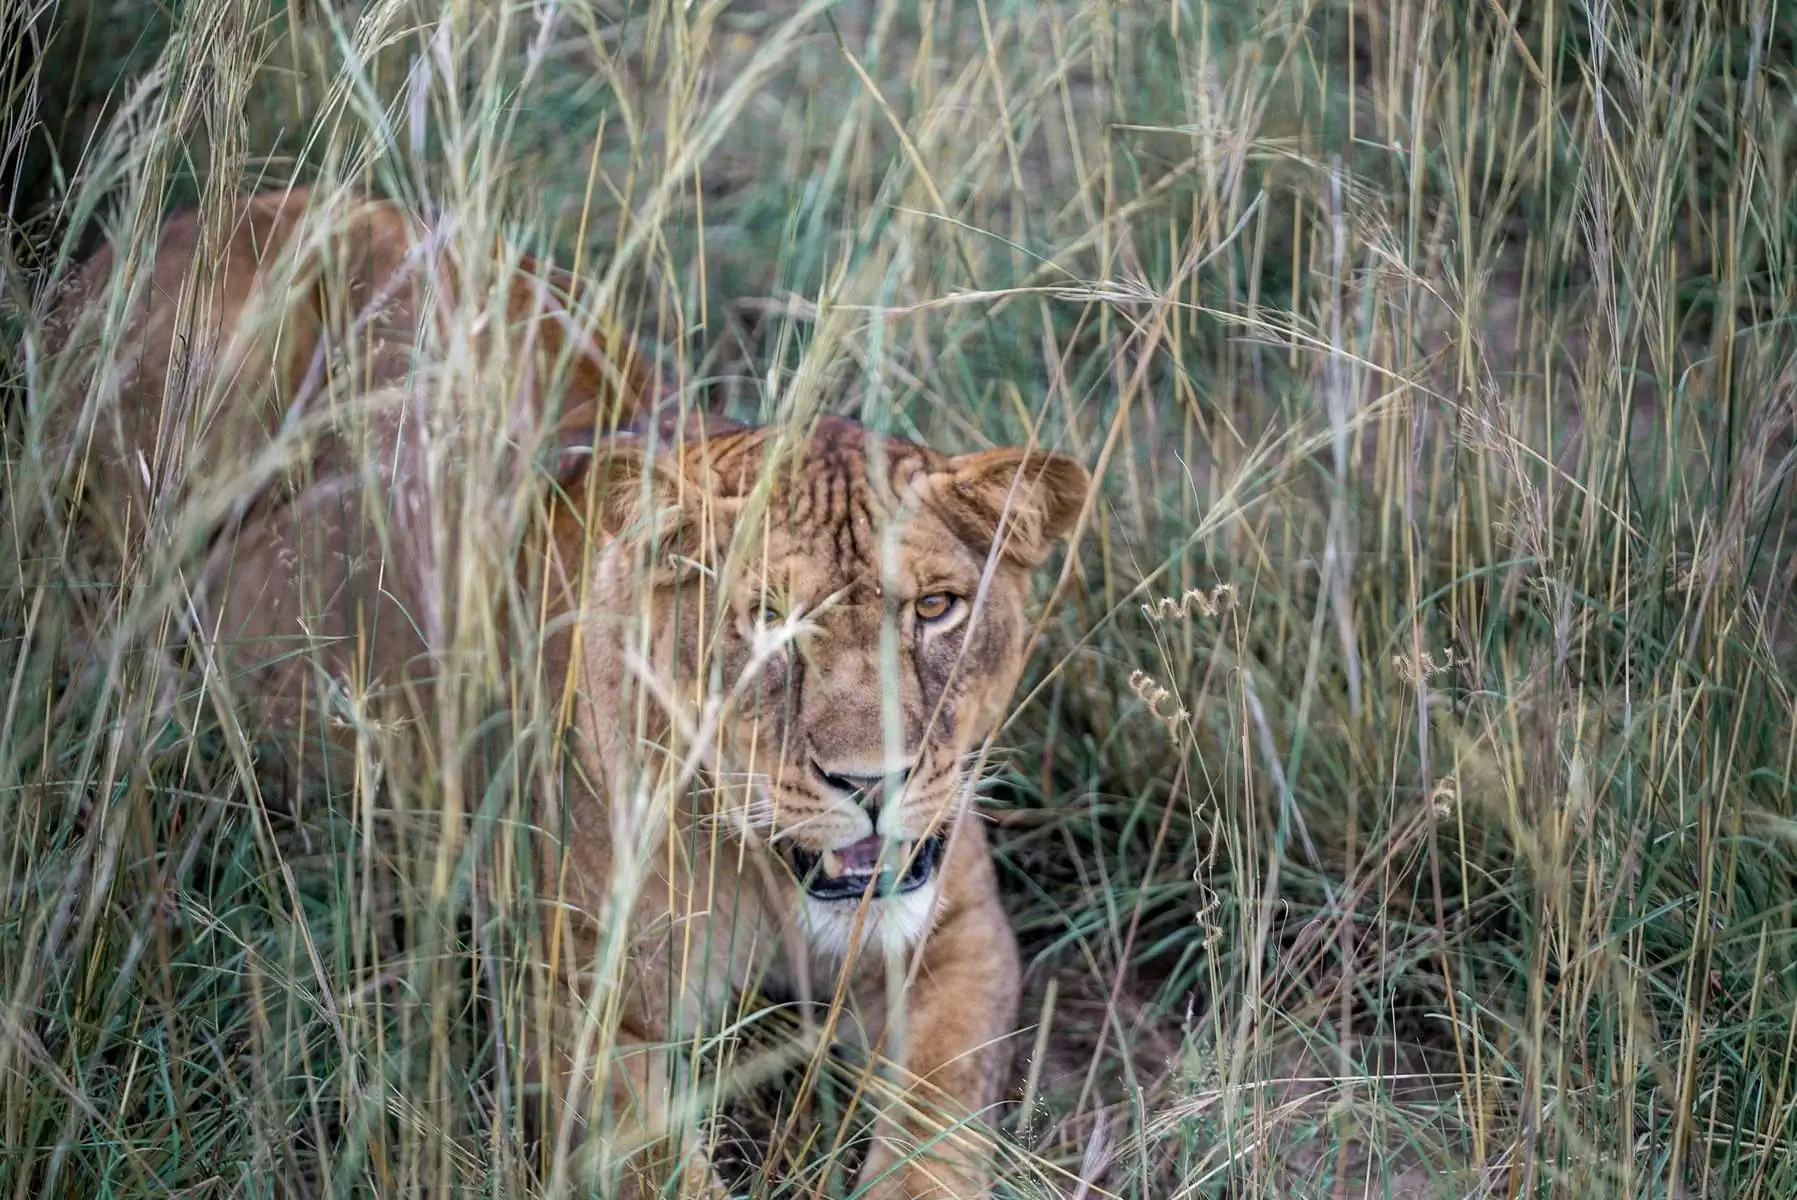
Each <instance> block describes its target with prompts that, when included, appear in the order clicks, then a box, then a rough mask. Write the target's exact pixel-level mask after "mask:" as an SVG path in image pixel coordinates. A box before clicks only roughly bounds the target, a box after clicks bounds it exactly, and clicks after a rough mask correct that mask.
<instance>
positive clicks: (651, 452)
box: [561, 433, 692, 549]
mask: <svg viewBox="0 0 1797 1200" xmlns="http://www.w3.org/2000/svg"><path fill="white" fill-rule="evenodd" d="M561 475H562V478H563V479H564V480H566V481H570V482H571V483H573V484H575V485H576V486H575V488H574V494H575V495H576V496H579V497H582V498H583V499H584V507H585V508H586V510H587V513H586V514H585V515H589V516H591V517H592V518H593V519H594V520H595V521H596V523H597V525H598V528H600V529H602V530H603V531H604V532H605V534H606V535H608V536H610V537H614V538H623V539H627V540H631V541H636V542H640V543H642V544H643V545H645V546H648V547H651V548H654V547H661V548H664V549H666V548H677V547H683V546H684V543H685V541H686V538H685V532H686V526H687V524H688V522H687V519H686V504H687V502H688V497H687V495H686V493H687V492H689V491H690V490H691V488H692V484H691V483H690V482H689V481H687V480H685V479H683V478H682V477H681V471H680V467H679V464H678V459H677V458H676V456H675V455H674V454H673V453H671V452H669V451H666V450H663V451H659V452H657V451H656V450H655V449H654V448H653V447H652V446H651V445H650V442H649V439H648V438H645V437H643V436H642V435H640V434H635V433H615V434H612V435H611V436H610V437H604V438H599V439H598V440H597V441H596V442H593V443H588V442H586V440H585V439H580V438H576V439H573V440H570V441H567V442H564V443H563V444H562V448H561Z"/></svg>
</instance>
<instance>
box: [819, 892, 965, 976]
mask: <svg viewBox="0 0 1797 1200" xmlns="http://www.w3.org/2000/svg"><path fill="white" fill-rule="evenodd" d="M938 882H939V880H938V879H937V878H932V879H931V880H930V881H929V882H928V883H926V884H924V885H923V886H922V887H920V888H916V889H914V890H912V891H909V892H906V893H904V894H903V895H901V896H892V897H889V898H885V899H874V900H870V901H869V902H868V904H867V915H866V916H864V917H862V918H861V939H860V952H861V954H863V955H866V954H869V953H872V954H876V955H877V954H879V953H881V952H882V951H884V950H885V949H886V944H887V939H888V938H893V937H896V938H897V939H898V940H899V942H900V943H901V945H902V946H903V948H904V949H906V950H912V949H915V948H916V946H917V943H918V942H919V941H921V940H922V939H923V935H924V934H925V933H927V932H928V931H929V928H930V918H931V914H932V912H933V910H934V909H935V907H936V890H937V888H936V885H937V883H938ZM860 910H861V902H860V901H859V900H815V899H813V898H812V897H810V896H804V903H803V906H802V912H801V914H800V920H801V921H803V922H804V928H805V937H806V940H807V941H809V942H810V943H811V948H812V950H813V951H815V952H816V953H817V954H820V955H822V956H824V957H826V958H829V959H832V960H834V961H837V962H841V961H842V960H843V959H845V958H847V957H848V952H849V939H850V938H851V937H852V936H853V935H854V932H855V914H856V913H858V912H860Z"/></svg>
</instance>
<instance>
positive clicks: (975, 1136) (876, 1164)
mask: <svg viewBox="0 0 1797 1200" xmlns="http://www.w3.org/2000/svg"><path fill="white" fill-rule="evenodd" d="M967 832H976V831H973V830H968V831H964V832H963V835H962V836H963V837H965V835H966V833H967ZM973 840H974V841H975V842H976V843H977V844H976V845H974V846H968V847H963V848H961V849H962V852H963V853H965V852H966V851H969V850H975V851H977V860H976V862H975V863H972V864H968V866H970V867H971V868H972V869H971V870H969V871H967V872H966V874H963V875H962V876H961V877H960V878H958V879H956V880H955V881H954V882H955V884H956V885H957V890H958V891H960V892H961V893H962V894H961V895H959V896H956V897H954V899H955V900H957V901H958V903H955V904H953V905H952V906H951V907H950V908H949V911H948V912H946V913H945V914H944V916H943V918H942V920H941V922H940V923H939V924H938V926H937V927H936V929H935V930H934V931H933V932H932V933H931V934H930V935H929V940H928V941H927V942H926V943H925V945H924V950H923V955H924V958H923V963H922V966H921V968H920V969H919V970H918V972H917V975H916V979H915V983H914V985H913V987H912V988H911V989H910V990H909V991H908V992H907V993H906V994H905V996H904V1005H905V1011H904V1019H903V1021H902V1022H889V1029H890V1031H889V1032H888V1035H887V1038H886V1046H885V1048H884V1054H885V1055H886V1056H887V1057H889V1058H891V1059H894V1060H896V1063H897V1064H898V1065H899V1066H901V1067H902V1068H903V1070H902V1072H900V1075H901V1077H902V1084H901V1086H903V1087H906V1089H907V1090H905V1091H904V1092H903V1093H902V1094H901V1095H899V1096H897V1097H894V1098H891V1099H889V1100H888V1101H886V1102H885V1103H884V1104H883V1106H882V1108H883V1112H882V1116H881V1118H880V1119H879V1120H878V1121H877V1122H876V1123H875V1140H874V1145H873V1147H872V1148H871V1149H870V1150H869V1152H868V1156H867V1161H866V1163H865V1165H864V1166H863V1167H862V1169H861V1180H860V1184H861V1186H860V1189H859V1190H858V1193H857V1194H858V1195H859V1196H862V1197H866V1198H867V1200H925V1198H928V1200H984V1198H985V1197H987V1196H989V1195H990V1194H991V1180H992V1153H991V1136H992V1135H991V1134H990V1133H989V1132H987V1131H986V1130H985V1128H984V1127H983V1121H984V1119H985V1118H987V1117H988V1116H989V1115H990V1114H989V1112H988V1110H989V1109H990V1108H991V1106H992V1105H993V1104H994V1103H995V1102H996V1101H997V1100H998V1098H999V1094H1000V1089H1001V1088H1002V1086H1003V1080H1004V1070H1005V1066H1006V1064H1007V1062H1008V1061H1009V1045H1008V1040H1007V1039H1008V1038H1009V1036H1010V1035H1011V1034H1012V1033H1013V1032H1015V1030H1016V1023H1017V1003H1018V989H1019V979H1020V975H1021V971H1020V967H1019V963H1018V956H1017V942H1016V939H1015V937H1014V936H1013V934H1012V932H1011V925H1010V921H1009V920H1008V919H1007V917H1006V915H1005V912H1004V909H1003V908H1002V907H1001V906H1000V904H999V901H998V891H997V885H996V880H995V879H994V878H993V870H992V864H991V860H990V859H989V858H988V857H987V851H986V847H985V839H984V837H983V836H981V837H978V838H976V839H973ZM907 957H908V956H907ZM901 1030H902V1034H901V1033H900V1031H901ZM900 1043H902V1044H900ZM884 1090H885V1089H882V1091H884Z"/></svg>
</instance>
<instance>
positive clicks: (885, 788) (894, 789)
mask: <svg viewBox="0 0 1797 1200" xmlns="http://www.w3.org/2000/svg"><path fill="white" fill-rule="evenodd" d="M911 767H912V764H910V763H895V764H894V765H893V766H892V767H890V768H888V769H887V770H884V771H882V770H879V769H877V768H871V767H867V766H863V765H861V764H858V763H857V764H850V763H831V764H829V765H828V766H825V765H824V764H823V763H820V762H818V761H817V760H816V759H815V758H814V759H812V760H811V769H812V770H813V771H815V772H816V773H817V777H818V778H819V779H820V780H822V781H823V783H824V785H825V786H826V787H828V788H830V789H831V790H832V791H836V792H840V793H842V794H843V795H845V796H849V797H851V798H853V799H856V800H859V801H860V802H861V803H862V804H864V805H867V806H868V807H869V808H873V807H877V806H878V805H879V804H880V803H881V801H882V800H883V799H884V797H885V796H887V795H893V794H896V793H898V792H899V791H901V790H903V788H904V786H905V781H906V780H908V779H910V778H911Z"/></svg>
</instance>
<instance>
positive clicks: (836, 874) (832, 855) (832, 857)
mask: <svg viewBox="0 0 1797 1200" xmlns="http://www.w3.org/2000/svg"><path fill="white" fill-rule="evenodd" d="M824 874H825V875H827V876H829V877H830V878H831V879H839V878H841V876H842V859H840V858H838V857H837V856H836V851H834V850H826V851H824Z"/></svg>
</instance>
